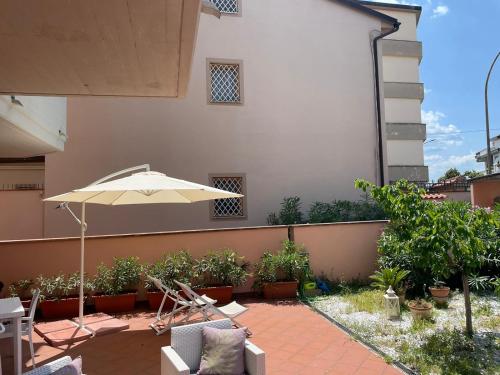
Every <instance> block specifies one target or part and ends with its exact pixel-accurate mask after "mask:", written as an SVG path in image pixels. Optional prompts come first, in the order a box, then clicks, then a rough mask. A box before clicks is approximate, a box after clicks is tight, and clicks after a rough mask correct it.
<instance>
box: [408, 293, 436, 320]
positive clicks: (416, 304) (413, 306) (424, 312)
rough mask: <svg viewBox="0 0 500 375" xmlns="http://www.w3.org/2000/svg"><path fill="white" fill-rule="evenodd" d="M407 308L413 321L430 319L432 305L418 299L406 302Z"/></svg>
mask: <svg viewBox="0 0 500 375" xmlns="http://www.w3.org/2000/svg"><path fill="white" fill-rule="evenodd" d="M408 308H409V309H410V312H411V315H412V316H413V319H415V320H418V319H428V318H430V317H431V312H432V303H430V302H427V301H426V300H424V299H421V298H418V299H416V300H412V301H410V302H408Z"/></svg>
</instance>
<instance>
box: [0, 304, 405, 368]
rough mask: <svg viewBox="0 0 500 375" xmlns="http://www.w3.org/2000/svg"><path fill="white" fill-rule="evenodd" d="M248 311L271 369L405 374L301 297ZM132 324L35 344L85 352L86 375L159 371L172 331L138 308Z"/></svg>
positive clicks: (6, 358) (58, 351) (7, 354)
mask: <svg viewBox="0 0 500 375" xmlns="http://www.w3.org/2000/svg"><path fill="white" fill-rule="evenodd" d="M244 304H245V305H246V306H248V307H249V311H247V312H246V313H245V314H243V315H242V316H241V317H240V319H239V320H240V322H241V323H243V324H245V325H247V326H248V327H249V328H250V329H251V330H252V332H253V336H252V338H251V341H253V342H254V343H255V344H256V345H258V346H259V347H261V348H262V349H263V350H264V351H265V352H266V366H267V374H270V375H274V374H275V375H281V374H283V375H292V374H310V375H315V374H338V375H342V374H356V375H363V374H370V375H382V374H384V375H386V374H401V372H400V371H399V370H397V369H396V368H394V367H392V366H390V365H388V364H386V363H385V362H384V360H383V359H382V358H380V357H379V356H378V355H376V354H374V353H373V352H371V351H369V350H368V349H367V348H366V347H364V346H363V345H361V344H360V343H358V342H356V341H354V340H352V339H351V338H350V337H349V336H348V335H347V334H345V333H344V332H343V331H341V330H340V329H339V328H337V327H336V326H334V325H333V324H332V323H330V322H329V321H328V320H326V319H325V318H323V317H322V316H320V315H319V314H317V313H315V312H313V311H311V310H310V309H309V308H308V307H307V306H304V305H302V304H300V303H298V302H277V303H266V302H262V301H247V302H245V303H244ZM117 317H118V318H121V319H124V320H126V321H127V322H128V323H129V325H130V329H128V330H126V331H122V332H118V333H113V334H110V335H105V336H99V337H95V338H92V339H89V340H87V341H84V342H80V343H76V344H75V345H73V346H70V347H68V346H62V347H59V348H53V347H51V346H49V345H47V344H46V343H45V342H44V341H43V340H42V339H41V338H40V337H39V336H38V335H37V334H34V344H35V352H36V360H37V363H45V362H48V361H50V360H53V359H55V358H57V357H60V356H63V355H70V356H72V357H74V356H77V355H82V357H83V367H84V372H85V373H86V374H87V375H94V374H95V375H103V374H122V375H127V374H146V375H148V374H154V375H159V374H160V347H162V346H165V345H168V344H169V342H170V335H169V334H168V333H166V334H164V335H162V336H156V335H154V334H153V331H152V330H151V329H150V328H149V327H148V324H149V322H150V321H151V319H152V318H153V317H154V314H153V313H151V312H146V311H141V310H139V311H136V312H134V313H131V314H127V315H118V316H117ZM23 352H24V359H25V360H26V361H25V364H26V365H28V366H29V365H30V360H29V348H28V343H27V342H26V341H24V340H23ZM0 355H1V357H2V367H3V371H4V372H3V373H4V375H10V374H12V370H11V368H12V362H13V361H12V347H11V341H10V340H8V339H4V340H0Z"/></svg>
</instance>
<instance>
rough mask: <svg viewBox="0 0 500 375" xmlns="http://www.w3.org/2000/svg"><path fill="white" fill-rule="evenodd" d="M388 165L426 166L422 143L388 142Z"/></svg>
mask: <svg viewBox="0 0 500 375" xmlns="http://www.w3.org/2000/svg"><path fill="white" fill-rule="evenodd" d="M387 163H388V164H389V165H397V164H398V163H401V164H403V165H412V163H417V164H424V153H423V150H422V142H421V141H407V140H392V141H390V142H387Z"/></svg>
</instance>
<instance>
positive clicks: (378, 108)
mask: <svg viewBox="0 0 500 375" xmlns="http://www.w3.org/2000/svg"><path fill="white" fill-rule="evenodd" d="M400 25H401V23H400V22H395V23H394V25H392V30H389V31H387V32H385V33H382V34H380V35H377V36H376V37H375V38H373V69H374V70H375V102H376V111H377V134H378V158H379V160H378V162H379V169H380V186H383V185H384V180H385V173H384V148H383V146H384V143H383V140H382V109H381V106H382V104H381V99H380V82H379V64H378V41H379V39H382V38H385V37H386V36H387V35H390V34H393V33H395V32H396V31H398V30H399V26H400Z"/></svg>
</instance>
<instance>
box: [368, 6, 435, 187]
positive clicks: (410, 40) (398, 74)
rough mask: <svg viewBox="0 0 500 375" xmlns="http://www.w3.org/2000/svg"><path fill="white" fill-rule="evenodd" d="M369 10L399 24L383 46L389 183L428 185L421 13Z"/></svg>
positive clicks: (401, 9) (402, 9)
mask: <svg viewBox="0 0 500 375" xmlns="http://www.w3.org/2000/svg"><path fill="white" fill-rule="evenodd" d="M365 4H369V3H365ZM368 6H370V7H372V8H373V9H375V10H377V11H380V12H382V13H385V14H387V15H389V16H391V17H394V18H397V19H398V21H399V22H400V23H401V25H400V28H399V30H398V31H397V32H396V33H393V34H391V35H389V36H387V38H386V39H387V40H385V41H384V42H383V43H382V44H383V48H382V54H383V72H384V89H385V121H386V130H387V132H386V134H387V153H388V154H387V163H388V169H389V180H390V181H394V180H397V179H399V178H406V179H408V180H413V181H427V180H428V170H427V167H426V166H424V157H423V155H424V141H425V125H424V124H421V121H422V120H421V104H422V100H423V98H424V92H423V91H424V90H423V85H422V84H421V83H420V74H419V64H420V61H421V59H422V44H421V43H420V42H418V38H417V25H418V19H419V17H420V12H421V9H420V7H415V6H404V5H377V4H376V3H372V4H370V5H368ZM416 129H418V131H416ZM405 147H408V148H407V149H406V150H405Z"/></svg>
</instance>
